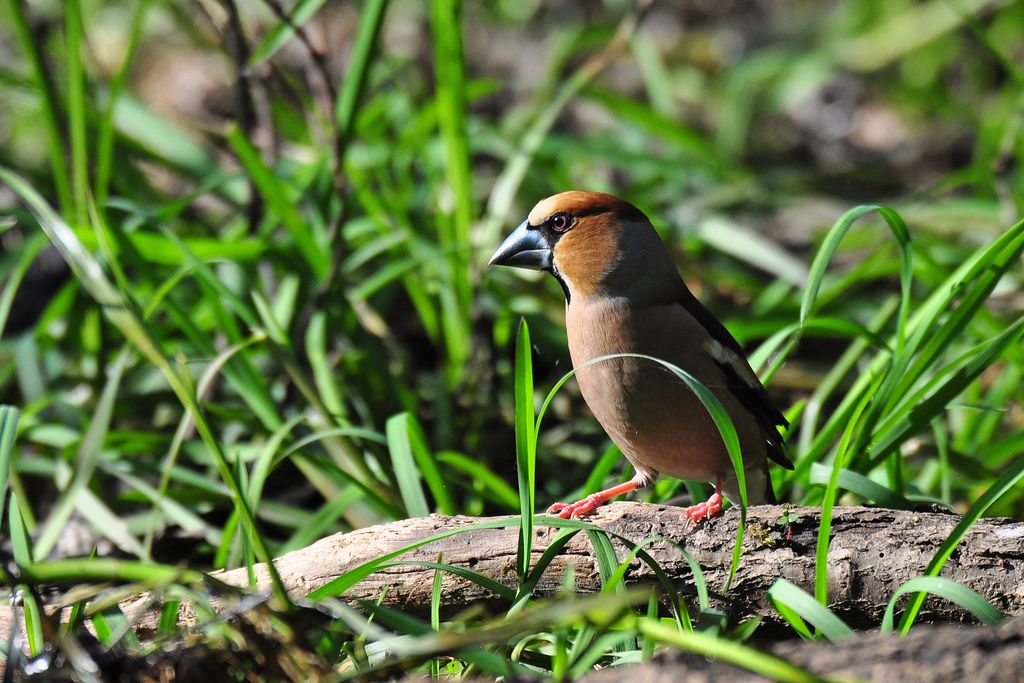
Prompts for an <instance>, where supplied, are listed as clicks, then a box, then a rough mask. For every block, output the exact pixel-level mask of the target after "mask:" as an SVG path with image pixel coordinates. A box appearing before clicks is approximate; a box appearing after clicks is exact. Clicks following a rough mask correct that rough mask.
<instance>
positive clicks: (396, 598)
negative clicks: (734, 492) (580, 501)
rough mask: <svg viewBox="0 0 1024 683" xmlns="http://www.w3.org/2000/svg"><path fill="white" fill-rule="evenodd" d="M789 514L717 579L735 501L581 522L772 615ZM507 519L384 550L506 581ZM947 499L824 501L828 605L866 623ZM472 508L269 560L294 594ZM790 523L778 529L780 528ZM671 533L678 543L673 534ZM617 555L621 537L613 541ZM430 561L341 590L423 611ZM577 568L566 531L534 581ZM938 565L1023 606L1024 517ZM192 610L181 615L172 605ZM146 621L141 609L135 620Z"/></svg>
mask: <svg viewBox="0 0 1024 683" xmlns="http://www.w3.org/2000/svg"><path fill="white" fill-rule="evenodd" d="M789 509H790V510H791V511H792V513H791V514H796V515H797V516H798V518H797V520H796V521H795V522H794V523H792V524H791V525H790V527H789V529H787V528H786V527H784V526H781V525H779V524H778V521H779V518H780V514H781V512H782V510H783V508H782V507H781V506H759V507H755V508H751V509H750V510H749V512H748V515H747V530H746V534H745V539H744V544H743V556H742V560H741V562H740V566H739V570H738V572H737V574H736V578H735V579H734V581H733V584H732V586H731V588H730V589H729V590H728V591H726V589H725V588H726V586H725V584H726V580H727V577H728V571H729V564H730V561H731V557H732V549H733V543H734V541H735V538H736V526H737V521H738V519H739V513H738V511H736V510H730V511H727V512H726V513H725V514H724V515H722V516H721V517H718V518H716V519H712V520H708V521H706V522H704V523H703V524H701V525H699V526H697V527H696V528H694V529H688V528H687V527H686V526H685V525H684V524H683V523H682V522H681V519H680V510H679V508H675V507H670V506H659V505H647V504H642V503H615V504H612V505H609V506H606V507H604V508H602V509H601V510H600V511H599V512H598V513H597V514H595V515H594V516H592V517H590V518H588V521H590V522H592V523H594V524H595V525H597V526H600V527H602V528H603V529H605V530H607V531H608V532H610V533H611V534H617V535H619V536H622V537H624V538H626V539H629V540H630V541H632V542H634V543H637V542H640V541H643V540H644V539H647V538H650V537H652V536H656V537H663V538H666V539H669V540H671V542H672V543H669V542H666V541H656V542H654V543H652V544H650V545H648V546H645V548H644V549H645V550H646V551H647V552H648V553H649V554H650V555H651V557H652V558H653V559H654V560H655V561H656V562H657V563H658V564H659V565H660V566H661V567H662V568H663V569H664V571H665V572H666V573H667V574H668V576H669V577H671V578H672V580H673V581H674V583H675V584H676V586H677V587H678V588H679V590H680V591H681V592H682V593H684V594H689V595H693V594H694V588H693V585H694V584H693V576H692V572H691V570H690V567H689V565H688V564H687V562H686V561H685V559H684V558H683V556H682V554H681V553H680V552H679V547H681V548H685V550H686V551H687V552H689V553H690V554H691V555H692V556H693V558H694V559H695V560H696V561H697V563H698V564H699V565H700V567H701V569H702V570H703V572H704V575H705V578H706V581H707V586H708V590H709V592H710V594H711V603H712V606H713V607H715V608H717V609H720V610H722V611H724V612H726V613H727V614H728V615H729V616H730V618H731V619H732V620H739V619H743V618H746V617H749V616H754V615H760V616H764V617H767V618H768V619H776V618H777V614H776V612H775V610H774V608H773V607H772V606H771V605H770V603H769V602H768V601H767V599H766V597H765V591H766V590H767V589H768V588H769V587H770V586H771V585H772V583H774V581H775V580H776V579H777V578H779V577H784V578H786V579H788V580H789V581H791V582H793V583H795V584H796V585H798V586H800V587H802V588H804V589H805V590H807V591H809V592H813V590H814V552H815V547H816V544H817V534H818V526H819V523H820V514H821V511H820V510H819V509H818V508H789ZM508 519H509V522H510V526H509V527H507V528H505V529H486V530H475V531H468V532H465V533H460V534H456V535H453V536H450V537H449V538H446V539H444V540H440V541H435V542H431V543H428V544H426V545H424V546H421V547H420V548H417V549H415V550H412V551H410V552H408V553H405V554H403V555H402V556H401V557H399V558H396V560H395V561H405V562H415V561H436V560H437V557H438V555H441V556H443V558H444V562H446V563H449V564H454V565H458V566H461V567H466V568H470V569H473V570H475V571H477V572H480V573H482V574H485V575H487V576H489V577H491V578H493V579H495V580H497V581H499V582H501V583H503V584H505V585H506V586H510V587H512V586H515V584H516V573H515V554H516V546H517V535H518V533H519V529H518V526H516V523H517V520H518V518H516V517H509V518H508ZM959 519H960V517H959V516H958V515H954V514H950V513H947V512H939V511H929V512H912V511H901V510H888V509H879V508H865V507H840V508H836V509H835V510H834V516H833V520H832V538H831V541H830V543H829V552H828V558H829V571H828V576H829V603H830V605H829V606H830V608H831V609H832V610H833V611H834V612H835V613H836V614H838V615H839V616H840V617H842V618H843V619H844V620H846V622H847V623H848V624H850V625H851V626H853V627H855V628H869V627H877V625H878V623H879V622H880V620H881V616H882V613H883V612H884V610H885V607H886V604H887V603H888V601H889V598H890V597H891V596H892V594H893V593H894V592H895V591H896V589H897V588H898V587H899V586H900V585H901V584H902V583H904V582H905V581H907V580H909V579H911V578H913V577H915V576H919V575H921V574H922V573H923V572H924V570H925V567H926V566H927V564H928V562H929V561H930V560H931V558H932V556H933V555H934V554H935V552H936V550H937V549H938V547H939V544H940V543H941V542H942V541H943V540H944V539H945V538H946V537H947V536H948V535H949V533H950V532H951V531H952V529H953V527H954V526H955V525H956V523H957V522H958V521H959ZM480 521H482V520H481V519H480V518H474V517H462V516H458V517H446V516H441V515H431V516H429V517H424V518H419V519H410V520H402V521H398V522H391V523H388V524H383V525H379V526H375V527H368V528H365V529H360V530H358V531H353V532H351V533H347V534H335V535H333V536H329V537H327V538H325V539H322V540H320V541H318V542H317V543H314V544H313V545H311V546H309V547H307V548H304V549H302V550H299V551H296V552H293V553H289V554H287V555H284V556H283V557H281V558H279V559H278V560H277V561H276V562H275V565H276V566H277V568H278V571H279V572H280V574H281V576H282V579H283V580H284V582H285V585H286V587H287V588H288V590H289V592H290V594H292V595H293V596H295V597H300V596H304V595H306V594H308V593H309V592H310V591H312V590H314V589H316V588H318V587H320V586H322V585H324V584H325V583H327V582H329V581H330V580H332V579H334V578H335V577H337V576H340V575H341V574H344V573H345V572H347V571H350V570H351V569H353V568H355V567H357V566H359V565H361V564H363V563H365V562H367V561H370V560H374V559H376V558H379V557H382V556H383V555H385V554H387V553H390V552H394V551H395V550H398V549H401V548H403V547H405V546H407V545H409V544H411V543H414V542H417V541H420V540H422V539H425V538H427V537H429V536H432V535H435V534H438V533H441V532H445V531H449V530H453V529H460V528H465V527H468V526H471V525H473V524H475V523H478V522H480ZM787 531H788V532H789V534H788V538H787ZM548 538H549V531H548V529H547V528H543V527H542V528H538V529H536V531H535V538H534V543H535V544H534V550H533V562H534V563H535V562H536V561H537V560H538V559H539V557H540V554H541V553H542V552H543V551H544V549H545V548H546V547H547V541H548ZM673 543H674V544H678V547H676V546H675V545H673ZM616 549H617V552H618V555H619V557H620V558H622V557H624V556H625V554H626V549H625V546H623V545H622V544H621V543H620V542H618V541H616ZM433 571H434V570H432V569H428V568H423V567H419V566H416V565H414V564H403V565H401V566H397V567H392V568H388V569H385V570H383V571H379V572H377V573H375V574H372V575H370V576H369V577H367V578H366V579H365V580H363V581H362V582H361V583H359V584H357V585H356V586H354V587H353V588H352V589H351V590H349V591H348V592H347V593H346V597H348V598H350V599H354V598H365V599H371V600H376V599H378V598H379V597H380V596H381V595H382V594H384V595H385V597H384V604H387V605H389V606H393V607H396V608H399V609H402V610H405V611H408V612H410V613H414V614H421V615H423V614H426V613H427V612H428V610H429V606H430V594H431V586H432V581H433ZM568 571H571V572H572V573H573V576H574V580H575V586H576V590H577V591H578V592H580V593H593V592H596V591H598V590H600V587H601V581H600V575H599V572H598V567H597V564H596V561H595V558H594V553H593V550H592V548H591V546H590V542H589V540H588V538H587V536H586V534H583V533H580V534H578V535H577V536H576V537H575V538H573V539H572V540H571V541H570V542H569V544H568V545H567V546H566V548H565V549H564V550H563V551H562V553H561V554H560V555H559V556H558V557H556V558H555V560H554V561H553V562H552V563H551V566H550V567H549V569H548V571H547V572H546V573H545V575H544V577H543V578H542V580H541V581H540V583H539V584H538V586H537V589H536V591H535V594H536V595H537V596H549V595H553V594H554V593H556V592H557V591H559V590H560V589H561V588H562V586H563V585H564V583H563V580H564V578H565V576H566V572H568ZM941 574H942V576H946V577H948V578H951V579H953V580H955V581H959V582H960V583H963V584H965V585H967V586H969V587H971V588H973V589H974V590H976V591H978V592H979V593H981V594H982V595H983V596H985V597H986V598H987V599H988V600H989V601H990V602H992V603H993V604H994V605H995V606H996V607H997V608H998V609H1000V610H1001V611H1002V612H1004V613H1005V614H1009V615H1021V614H1024V523H1022V522H1019V521H1016V520H1013V519H1005V518H989V519H982V520H980V521H979V522H978V523H977V524H976V525H975V526H974V527H973V528H972V530H971V531H970V533H969V534H968V535H967V536H966V537H965V538H964V540H963V541H962V542H961V544H960V546H959V547H958V548H957V549H956V551H955V552H954V553H953V556H952V557H951V558H950V560H949V561H948V562H947V563H946V566H945V567H944V568H943V570H942V573H941ZM214 576H216V577H217V578H219V579H220V580H222V581H224V582H226V583H229V584H233V585H239V586H241V585H245V583H246V580H247V579H246V571H245V570H244V569H236V570H232V571H227V572H221V573H218V574H214ZM257 576H258V578H259V582H260V586H261V587H266V586H267V585H268V581H267V574H266V570H265V567H259V568H258V570H257ZM626 580H627V582H628V583H631V584H641V583H654V582H655V577H654V574H653V572H652V571H651V569H650V568H649V567H647V566H646V565H645V564H644V563H642V562H640V561H639V560H636V561H634V562H633V563H632V566H631V567H630V570H629V572H628V573H627V575H626ZM441 602H442V605H444V606H445V609H446V611H447V612H448V613H449V614H451V613H454V612H457V611H459V610H461V609H463V608H466V607H468V606H470V605H480V604H484V605H486V606H489V607H491V608H494V609H500V607H501V604H502V603H501V600H500V599H498V598H497V596H495V595H494V594H493V593H491V592H489V591H486V590H484V589H482V588H480V587H479V586H477V585H476V584H473V583H471V582H469V581H467V580H465V579H461V578H458V577H455V576H451V575H446V576H445V577H444V582H443V594H442V600H441ZM183 616H184V618H185V619H186V621H191V615H188V614H185V615H183ZM922 617H923V618H924V619H925V620H941V621H961V620H968V621H969V620H971V617H970V615H969V613H966V612H965V611H964V610H962V609H961V608H960V607H958V606H957V605H955V604H953V603H950V602H947V601H945V600H942V599H939V598H934V597H930V598H929V599H928V600H927V602H926V603H925V609H924V611H923V612H922ZM150 623H152V622H151V620H150V619H143V621H142V623H141V625H142V626H146V625H148V624H150Z"/></svg>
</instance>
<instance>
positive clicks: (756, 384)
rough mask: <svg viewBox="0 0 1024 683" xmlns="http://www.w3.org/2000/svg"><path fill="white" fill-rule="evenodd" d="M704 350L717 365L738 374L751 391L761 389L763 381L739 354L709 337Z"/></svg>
mask: <svg viewBox="0 0 1024 683" xmlns="http://www.w3.org/2000/svg"><path fill="white" fill-rule="evenodd" d="M704 350H705V351H707V352H708V355H710V356H711V357H712V358H713V359H714V360H715V362H716V363H719V364H721V365H728V366H729V367H730V368H732V369H733V371H734V372H735V373H736V376H737V377H739V378H740V379H741V380H743V382H744V383H745V384H746V385H747V386H749V387H750V388H751V389H760V388H761V381H760V380H759V379H758V378H757V375H755V374H754V371H753V370H751V369H750V364H749V363H747V361H746V359H744V358H741V357H740V356H739V354H737V353H736V352H735V351H733V350H732V349H730V348H729V347H728V346H726V345H725V344H723V343H721V342H720V341H718V340H716V339H714V338H711V337H709V338H708V339H706V340H705V341H704Z"/></svg>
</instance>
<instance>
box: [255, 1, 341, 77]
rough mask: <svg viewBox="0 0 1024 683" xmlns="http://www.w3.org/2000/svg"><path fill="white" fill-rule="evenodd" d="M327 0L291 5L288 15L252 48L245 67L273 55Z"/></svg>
mask: <svg viewBox="0 0 1024 683" xmlns="http://www.w3.org/2000/svg"><path fill="white" fill-rule="evenodd" d="M326 1H327V0H299V1H298V2H296V3H295V6H294V7H292V9H291V11H290V12H289V13H288V16H287V17H286V18H284V19H282V20H281V21H279V22H277V24H275V25H274V28H272V29H270V30H269V31H267V35H266V36H264V38H263V40H262V41H261V42H260V44H259V45H258V46H257V47H256V49H255V50H253V52H252V54H251V55H250V56H249V61H248V62H246V65H245V68H246V69H249V70H251V69H254V68H256V67H257V66H259V65H260V64H262V63H263V62H265V61H266V60H268V59H270V58H271V57H273V56H274V53H275V52H277V51H278V50H279V49H281V47H282V46H283V45H284V44H285V43H287V42H288V39H289V38H291V37H292V34H294V33H295V29H297V28H300V27H302V26H304V25H305V24H306V22H307V21H309V20H310V19H312V18H313V15H314V14H316V12H317V10H318V9H320V8H321V7H322V6H323V4H324V3H325V2H326Z"/></svg>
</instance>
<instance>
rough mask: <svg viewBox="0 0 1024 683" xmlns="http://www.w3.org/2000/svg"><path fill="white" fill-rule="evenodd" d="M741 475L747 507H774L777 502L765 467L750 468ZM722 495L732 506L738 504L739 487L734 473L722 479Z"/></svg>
mask: <svg viewBox="0 0 1024 683" xmlns="http://www.w3.org/2000/svg"><path fill="white" fill-rule="evenodd" d="M743 475H744V479H746V485H747V504H748V505H775V504H776V503H777V502H778V501H777V500H776V498H775V489H774V488H772V478H771V477H770V476H769V475H768V467H767V465H763V466H760V467H750V468H748V469H746V470H744V471H743ZM722 495H724V496H725V497H726V498H728V499H729V502H730V503H732V504H733V505H739V504H740V485H739V481H737V480H736V474H735V473H734V472H730V473H729V474H728V475H727V476H726V477H724V478H723V479H722Z"/></svg>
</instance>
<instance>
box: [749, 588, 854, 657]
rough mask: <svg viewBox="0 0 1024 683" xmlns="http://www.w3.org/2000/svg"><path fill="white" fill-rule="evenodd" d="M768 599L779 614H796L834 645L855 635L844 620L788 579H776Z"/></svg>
mask: <svg viewBox="0 0 1024 683" xmlns="http://www.w3.org/2000/svg"><path fill="white" fill-rule="evenodd" d="M768 597H769V599H771V601H772V604H773V605H775V609H777V610H779V614H782V615H783V616H786V615H785V613H784V610H788V611H790V612H792V613H796V614H797V615H799V616H800V617H801V618H802V619H805V620H807V621H808V622H810V623H811V624H812V625H813V626H814V627H815V628H816V629H818V630H819V631H820V632H821V633H822V634H823V635H824V636H825V637H826V638H828V639H829V640H831V641H832V642H834V643H835V642H839V641H840V640H843V639H844V638H850V637H852V636H853V635H854V633H853V629H851V628H850V627H849V626H847V625H846V624H845V623H844V622H843V620H842V619H840V618H839V617H837V616H836V615H835V614H833V613H832V611H831V610H829V609H828V608H827V607H825V606H824V605H822V604H821V603H819V602H818V601H817V600H815V599H814V597H813V596H811V595H810V594H809V593H808V592H807V591H805V590H803V589H802V588H800V587H799V586H796V585H794V584H792V583H790V582H789V581H787V580H786V579H776V580H775V583H773V584H772V587H771V588H769V589H768ZM790 623H793V622H790ZM798 630H799V629H798ZM804 635H806V634H804Z"/></svg>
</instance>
